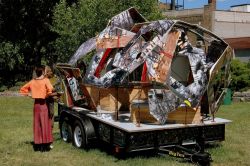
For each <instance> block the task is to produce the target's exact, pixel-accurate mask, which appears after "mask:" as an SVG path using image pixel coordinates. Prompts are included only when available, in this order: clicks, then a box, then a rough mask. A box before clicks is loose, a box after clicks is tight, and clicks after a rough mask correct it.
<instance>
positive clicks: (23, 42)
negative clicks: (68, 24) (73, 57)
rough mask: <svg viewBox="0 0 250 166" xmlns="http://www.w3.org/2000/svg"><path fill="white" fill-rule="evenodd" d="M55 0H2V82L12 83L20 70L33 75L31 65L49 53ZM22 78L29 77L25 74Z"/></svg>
mask: <svg viewBox="0 0 250 166" xmlns="http://www.w3.org/2000/svg"><path fill="white" fill-rule="evenodd" d="M55 4H56V1H55V0H52V1H51V0H44V1H40V0H33V1H22V0H1V1H0V11H1V15H0V42H1V44H0V65H1V66H2V68H1V73H0V76H1V77H3V79H2V82H6V83H8V84H9V86H11V85H12V84H13V83H14V82H15V80H16V78H17V75H20V74H19V73H25V74H23V76H27V75H31V74H28V73H30V72H31V68H32V66H34V65H39V64H41V62H42V59H44V58H45V57H46V56H48V55H50V52H49V51H50V49H49V47H48V43H49V42H50V41H53V40H55V38H56V37H57V36H56V33H54V32H51V30H50V24H51V22H52V11H53V7H54V6H55ZM20 78H27V77H22V76H20Z"/></svg>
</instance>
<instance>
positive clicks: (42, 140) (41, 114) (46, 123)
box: [20, 67, 54, 151]
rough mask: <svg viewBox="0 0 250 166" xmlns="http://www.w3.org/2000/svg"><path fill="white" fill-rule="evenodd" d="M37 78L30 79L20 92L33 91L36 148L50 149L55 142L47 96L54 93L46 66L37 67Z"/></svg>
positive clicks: (25, 93)
mask: <svg viewBox="0 0 250 166" xmlns="http://www.w3.org/2000/svg"><path fill="white" fill-rule="evenodd" d="M35 74H36V76H37V77H36V78H34V79H32V80H31V81H29V82H28V83H27V84H25V85H24V86H23V87H21V89H20V94H22V95H26V96H27V95H28V94H29V92H30V91H31V97H32V98H33V99H34V100H35V101H34V108H33V113H34V114H33V135H34V150H35V151H36V150H40V151H47V150H50V146H49V145H50V144H52V142H53V136H52V130H51V121H50V120H49V114H48V107H47V105H46V100H45V99H46V98H47V97H48V96H51V95H54V94H53V93H52V89H53V87H52V85H51V83H50V81H49V79H48V78H45V77H44V75H43V74H44V68H43V67H36V69H35Z"/></svg>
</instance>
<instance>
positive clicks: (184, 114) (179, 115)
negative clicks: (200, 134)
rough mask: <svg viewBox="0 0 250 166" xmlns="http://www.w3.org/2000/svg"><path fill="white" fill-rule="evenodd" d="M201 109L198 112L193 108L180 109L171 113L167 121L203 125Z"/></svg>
mask: <svg viewBox="0 0 250 166" xmlns="http://www.w3.org/2000/svg"><path fill="white" fill-rule="evenodd" d="M201 119H202V117H201V113H200V108H198V109H197V110H195V109H193V108H191V107H179V108H177V109H176V111H173V112H170V113H169V114H168V117H167V121H168V122H171V123H183V124H192V123H194V124H199V123H201Z"/></svg>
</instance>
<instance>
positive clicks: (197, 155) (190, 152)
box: [159, 145, 212, 166]
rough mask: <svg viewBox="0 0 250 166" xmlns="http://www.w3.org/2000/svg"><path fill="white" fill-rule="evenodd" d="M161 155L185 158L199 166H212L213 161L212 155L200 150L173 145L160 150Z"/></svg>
mask: <svg viewBox="0 0 250 166" xmlns="http://www.w3.org/2000/svg"><path fill="white" fill-rule="evenodd" d="M198 147H199V146H198ZM159 153H160V154H162V153H164V154H168V155H170V156H174V157H178V158H184V159H186V160H188V161H190V162H192V163H194V164H197V165H199V166H210V163H211V161H212V158H211V155H210V154H209V153H208V152H204V151H201V149H200V148H199V149H198V150H194V149H190V148H187V147H184V146H182V145H173V146H170V147H164V148H159Z"/></svg>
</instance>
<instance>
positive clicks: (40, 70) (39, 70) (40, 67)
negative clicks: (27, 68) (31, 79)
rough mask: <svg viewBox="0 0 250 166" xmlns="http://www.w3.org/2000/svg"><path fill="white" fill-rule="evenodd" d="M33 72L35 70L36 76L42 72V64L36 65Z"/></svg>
mask: <svg viewBox="0 0 250 166" xmlns="http://www.w3.org/2000/svg"><path fill="white" fill-rule="evenodd" d="M35 72H36V77H40V76H41V75H42V74H43V72H44V67H43V66H37V67H36V68H35Z"/></svg>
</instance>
